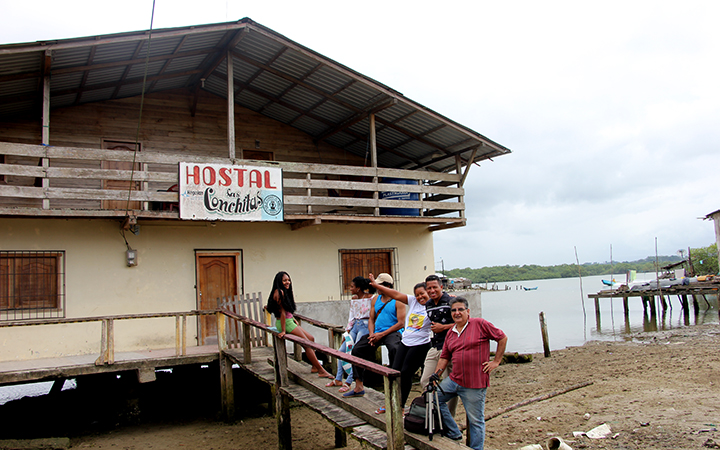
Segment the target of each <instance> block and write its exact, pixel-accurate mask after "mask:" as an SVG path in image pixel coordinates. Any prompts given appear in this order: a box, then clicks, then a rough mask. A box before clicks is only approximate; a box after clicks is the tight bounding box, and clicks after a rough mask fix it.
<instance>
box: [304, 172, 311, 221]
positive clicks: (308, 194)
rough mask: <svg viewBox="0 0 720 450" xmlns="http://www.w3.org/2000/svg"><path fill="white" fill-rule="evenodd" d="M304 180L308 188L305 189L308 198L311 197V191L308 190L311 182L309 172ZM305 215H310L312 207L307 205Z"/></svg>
mask: <svg viewBox="0 0 720 450" xmlns="http://www.w3.org/2000/svg"><path fill="white" fill-rule="evenodd" d="M305 180H307V182H308V188H307V196H308V198H310V197H312V189H310V183H311V182H312V175H311V174H310V172H308V173H307V174H306V175H305ZM307 213H308V214H312V205H307Z"/></svg>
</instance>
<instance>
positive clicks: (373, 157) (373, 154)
mask: <svg viewBox="0 0 720 450" xmlns="http://www.w3.org/2000/svg"><path fill="white" fill-rule="evenodd" d="M368 121H369V122H370V165H371V167H372V168H373V169H376V170H375V176H374V177H373V179H372V182H373V183H375V190H373V199H374V200H375V201H377V200H378V199H379V193H378V188H377V184H378V177H377V166H378V165H377V164H378V162H377V138H376V135H375V114H373V113H370V114H369V115H368ZM376 204H377V203H376ZM373 214H374V215H376V216H379V215H380V208H378V207H377V206H376V207H375V211H374V212H373Z"/></svg>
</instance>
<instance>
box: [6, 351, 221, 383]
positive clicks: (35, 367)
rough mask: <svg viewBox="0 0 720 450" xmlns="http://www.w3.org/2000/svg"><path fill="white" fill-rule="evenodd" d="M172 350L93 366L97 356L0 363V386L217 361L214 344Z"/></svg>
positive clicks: (141, 353) (126, 354)
mask: <svg viewBox="0 0 720 450" xmlns="http://www.w3.org/2000/svg"><path fill="white" fill-rule="evenodd" d="M175 353H176V351H175V348H167V349H158V350H145V351H137V352H119V353H116V354H115V362H114V364H103V365H96V364H95V361H96V360H97V358H98V354H97V353H94V354H88V355H78V356H64V357H60V358H44V359H29V360H20V361H2V362H0V386H1V385H6V384H17V383H27V382H35V381H48V380H57V379H65V378H73V377H77V376H81V375H92V374H98V373H112V372H124V371H128V370H137V371H141V372H145V373H148V372H150V371H153V372H154V370H155V369H162V368H169V367H176V366H181V365H185V364H207V363H210V362H213V361H217V359H218V347H217V345H205V346H200V347H187V352H186V355H181V356H176V354H175Z"/></svg>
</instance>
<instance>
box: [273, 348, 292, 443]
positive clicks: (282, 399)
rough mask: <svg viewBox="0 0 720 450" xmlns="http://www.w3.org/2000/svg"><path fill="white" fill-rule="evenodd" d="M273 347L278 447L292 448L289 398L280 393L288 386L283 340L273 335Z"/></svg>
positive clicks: (285, 352)
mask: <svg viewBox="0 0 720 450" xmlns="http://www.w3.org/2000/svg"><path fill="white" fill-rule="evenodd" d="M273 338H274V339H273V344H274V349H275V364H274V369H275V386H274V390H275V419H276V420H277V428H278V433H277V434H278V449H279V450H292V428H291V424H290V398H289V397H288V396H287V395H284V394H283V393H282V388H283V387H284V386H288V385H289V383H290V381H289V379H288V368H287V351H286V349H285V341H284V340H283V339H281V338H279V337H277V335H273Z"/></svg>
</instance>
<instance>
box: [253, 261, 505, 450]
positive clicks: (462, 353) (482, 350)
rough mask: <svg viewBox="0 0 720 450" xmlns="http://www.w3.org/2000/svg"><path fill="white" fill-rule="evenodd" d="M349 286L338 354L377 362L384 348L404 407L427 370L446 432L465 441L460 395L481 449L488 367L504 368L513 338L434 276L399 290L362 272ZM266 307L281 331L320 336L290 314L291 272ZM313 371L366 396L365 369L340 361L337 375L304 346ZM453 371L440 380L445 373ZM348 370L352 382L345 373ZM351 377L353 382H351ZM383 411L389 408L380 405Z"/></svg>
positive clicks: (348, 392) (387, 279)
mask: <svg viewBox="0 0 720 450" xmlns="http://www.w3.org/2000/svg"><path fill="white" fill-rule="evenodd" d="M350 290H351V293H352V295H353V298H352V300H351V301H350V313H349V316H348V323H347V325H346V331H347V335H348V336H346V337H347V339H346V340H345V341H344V342H343V345H342V346H341V348H340V351H344V352H347V351H348V348H350V347H351V354H352V355H353V356H356V357H360V358H363V359H366V360H368V361H374V360H375V352H376V350H377V348H378V347H379V346H381V345H384V346H385V347H386V348H387V351H388V359H389V360H390V366H391V367H392V368H393V369H395V370H398V371H400V392H401V404H402V405H403V406H405V403H406V402H407V399H408V397H409V396H410V390H411V387H412V380H413V376H414V375H415V373H416V372H417V371H418V370H419V369H420V368H421V367H422V368H423V372H422V377H421V381H420V382H421V386H422V387H423V388H425V387H426V386H427V385H428V384H429V383H436V384H438V385H439V388H440V395H439V401H440V412H441V415H442V422H443V427H444V430H443V435H445V436H447V437H449V438H450V439H455V440H459V439H461V438H462V433H461V431H460V429H459V428H458V426H457V424H456V422H455V420H454V415H455V409H456V406H457V398H458V397H460V398H461V399H462V401H463V406H464V407H465V413H466V416H467V429H468V440H467V443H468V445H469V446H470V447H472V448H474V449H482V448H483V445H484V440H485V412H484V411H485V392H486V389H487V386H488V383H489V380H490V375H489V374H490V372H492V371H493V370H494V369H495V368H497V367H498V366H499V365H500V362H501V361H502V357H503V354H504V352H505V347H506V345H507V336H505V334H504V333H503V332H502V330H500V329H499V328H497V327H495V326H494V325H493V324H491V323H490V322H488V321H487V320H485V319H481V318H471V317H470V307H469V305H468V302H467V300H466V299H464V298H462V297H451V296H450V295H448V294H447V293H446V292H443V290H442V282H441V280H440V278H439V277H438V276H436V275H430V276H428V277H427V278H426V279H425V282H423V283H418V284H417V285H415V287H414V289H413V294H412V295H410V294H403V293H401V292H399V291H396V290H395V289H394V285H393V278H392V277H391V276H390V275H389V274H387V273H381V274H379V275H378V276H377V277H374V276H373V274H369V276H368V278H364V277H356V278H354V279H353V280H352V283H351V285H350ZM267 309H268V311H269V312H271V313H273V314H274V315H275V317H276V318H277V324H276V326H277V328H278V330H279V331H280V332H281V333H280V335H281V336H283V335H284V334H285V333H292V334H295V335H297V336H299V337H302V338H305V339H308V340H311V341H314V338H313V337H312V335H310V334H309V333H308V332H306V331H305V330H303V329H302V328H301V327H300V326H298V325H297V323H296V322H295V320H294V319H293V318H292V313H293V312H294V311H295V301H294V297H293V293H292V284H291V281H290V276H289V275H287V273H285V272H280V273H278V274H277V275H276V276H275V280H274V282H273V289H272V292H271V294H270V297H269V298H268V308H267ZM490 340H494V341H496V342H497V349H496V352H495V357H494V358H493V360H492V361H491V360H490V345H489V341H490ZM305 350H306V353H307V356H308V360H309V361H310V363H311V364H312V366H313V371H314V372H317V373H318V375H319V376H321V377H327V378H331V379H332V381H330V382H329V383H328V384H327V385H326V386H327V387H333V386H339V388H340V389H339V390H340V392H342V395H343V396H344V397H362V396H363V395H365V388H364V370H363V369H362V368H361V367H358V366H352V370H347V371H346V368H345V367H346V366H347V364H344V363H342V362H340V363H339V364H338V371H337V374H336V375H335V377H333V376H332V375H330V374H329V373H328V372H327V371H325V369H323V367H322V365H321V364H320V363H319V362H318V360H317V357H316V356H315V353H314V352H313V351H312V349H309V348H306V349H305ZM446 371H447V373H448V376H446V377H444V378H443V379H442V380H441V378H440V377H441V376H442V375H443V373H445V372H446ZM346 372H347V375H348V377H347V380H345V381H343V375H344V374H345V373H346ZM353 381H354V383H355V385H354V386H353ZM375 412H376V413H377V414H382V413H384V412H385V408H382V407H381V408H378V409H377V410H376V411H375Z"/></svg>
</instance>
